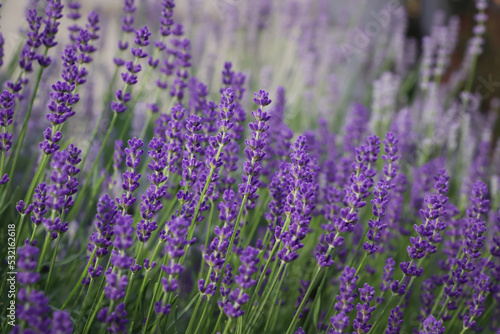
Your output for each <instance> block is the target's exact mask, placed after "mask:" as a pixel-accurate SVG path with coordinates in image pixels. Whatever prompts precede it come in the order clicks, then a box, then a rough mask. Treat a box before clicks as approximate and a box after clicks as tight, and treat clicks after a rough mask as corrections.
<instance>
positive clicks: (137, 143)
mask: <svg viewBox="0 0 500 334" xmlns="http://www.w3.org/2000/svg"><path fill="white" fill-rule="evenodd" d="M143 145H144V143H143V142H142V140H141V139H137V138H135V137H134V138H132V139H129V141H128V147H127V148H126V149H125V154H126V155H127V159H126V163H127V166H128V167H129V168H130V170H128V171H126V172H125V173H123V174H122V189H123V190H125V192H124V193H123V194H122V196H121V198H120V197H117V198H116V203H117V204H118V205H119V206H121V207H122V211H123V213H125V212H127V210H128V208H129V207H130V206H131V205H132V204H134V203H135V201H136V198H135V197H133V195H132V194H133V192H134V191H135V190H136V189H137V188H138V187H139V179H140V178H141V174H140V173H138V172H137V170H136V169H137V167H139V164H140V163H141V155H142V154H143V153H144V150H143V149H142V147H143Z"/></svg>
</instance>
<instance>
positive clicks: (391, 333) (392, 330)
mask: <svg viewBox="0 0 500 334" xmlns="http://www.w3.org/2000/svg"><path fill="white" fill-rule="evenodd" d="M402 323H403V312H401V309H400V307H399V306H396V307H395V308H393V309H392V310H391V314H390V315H389V319H388V320H387V329H386V330H385V334H397V333H399V332H400V330H401V324H402Z"/></svg>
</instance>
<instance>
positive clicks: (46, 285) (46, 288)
mask: <svg viewBox="0 0 500 334" xmlns="http://www.w3.org/2000/svg"><path fill="white" fill-rule="evenodd" d="M62 236H63V235H62V234H60V233H59V234H58V235H57V241H56V247H55V248H54V252H53V253H52V260H51V261H50V269H49V276H47V283H45V294H47V290H48V288H49V284H50V279H51V278H52V272H53V271H54V264H55V263H56V257H57V250H58V249H59V243H60V242H61V238H62Z"/></svg>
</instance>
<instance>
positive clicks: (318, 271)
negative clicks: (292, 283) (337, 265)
mask: <svg viewBox="0 0 500 334" xmlns="http://www.w3.org/2000/svg"><path fill="white" fill-rule="evenodd" d="M320 272H321V267H318V268H317V269H316V272H315V273H314V276H313V278H312V280H311V284H309V287H308V288H307V291H306V294H305V295H304V298H303V299H302V301H301V302H300V305H299V308H298V309H297V310H296V312H295V315H294V316H293V319H292V322H290V326H288V330H287V331H286V333H287V334H290V333H292V332H293V328H294V327H295V323H296V322H297V319H298V318H299V315H300V313H301V312H302V309H303V308H304V306H305V305H306V302H307V299H308V298H309V295H310V294H311V292H312V287H313V286H314V283H316V280H317V279H318V275H319V273H320Z"/></svg>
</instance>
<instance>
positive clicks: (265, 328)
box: [256, 267, 288, 333]
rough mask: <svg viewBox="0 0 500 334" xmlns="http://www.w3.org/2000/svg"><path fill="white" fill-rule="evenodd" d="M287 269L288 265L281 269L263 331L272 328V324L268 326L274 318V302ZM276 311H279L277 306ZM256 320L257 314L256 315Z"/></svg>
mask: <svg viewBox="0 0 500 334" xmlns="http://www.w3.org/2000/svg"><path fill="white" fill-rule="evenodd" d="M287 269H288V267H285V269H284V270H283V274H282V275H281V278H280V279H279V283H278V288H277V289H276V293H275V295H274V298H273V300H272V301H271V310H270V311H269V314H268V315H267V320H266V325H265V326H264V333H269V332H268V331H272V330H273V327H274V326H273V327H271V328H269V325H270V320H271V319H274V316H273V315H274V308H275V307H276V303H277V301H278V297H279V294H280V291H281V286H282V285H283V281H284V278H285V275H286V271H287ZM277 312H279V308H278V311H277ZM256 320H258V316H257V319H256Z"/></svg>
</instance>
